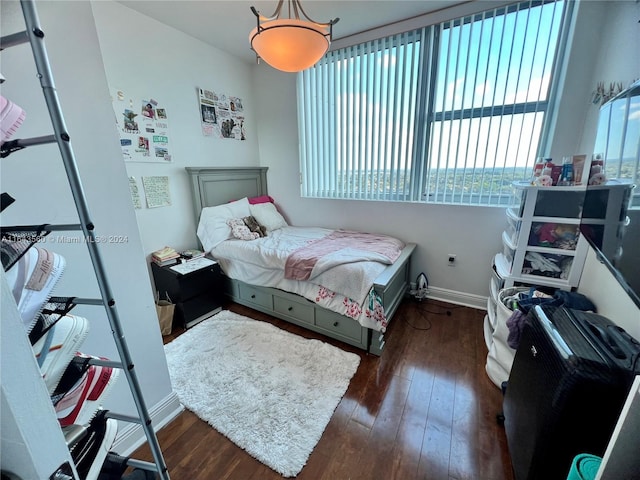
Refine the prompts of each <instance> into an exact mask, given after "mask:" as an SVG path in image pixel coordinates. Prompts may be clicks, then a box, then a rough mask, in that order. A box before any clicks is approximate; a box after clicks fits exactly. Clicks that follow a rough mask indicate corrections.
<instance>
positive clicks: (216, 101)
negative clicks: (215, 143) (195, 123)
mask: <svg viewBox="0 0 640 480" xmlns="http://www.w3.org/2000/svg"><path fill="white" fill-rule="evenodd" d="M198 100H199V104H200V121H201V123H202V134H203V135H204V136H206V137H210V136H213V137H217V138H231V139H235V140H246V139H247V136H246V131H245V125H244V106H243V105H242V99H240V98H238V97H232V96H230V95H224V94H220V93H215V92H213V91H211V90H204V89H202V88H199V89H198Z"/></svg>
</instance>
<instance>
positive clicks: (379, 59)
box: [298, 1, 571, 205]
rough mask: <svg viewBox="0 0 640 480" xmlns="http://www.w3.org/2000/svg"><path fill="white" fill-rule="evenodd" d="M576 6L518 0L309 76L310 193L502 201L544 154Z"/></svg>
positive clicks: (335, 58)
mask: <svg viewBox="0 0 640 480" xmlns="http://www.w3.org/2000/svg"><path fill="white" fill-rule="evenodd" d="M568 3H569V4H570V3H571V2H568ZM565 8H567V5H565V2H563V1H530V2H523V3H518V4H515V5H512V6H509V7H503V8H499V9H496V10H491V11H487V12H484V13H481V14H477V15H473V16H469V17H464V18H459V19H456V20H452V21H449V22H445V23H442V24H439V25H435V26H429V27H424V28H422V29H418V30H414V31H411V32H406V33H403V34H399V35H394V36H391V37H387V38H383V39H379V40H375V41H371V42H367V43H364V44H360V45H356V46H353V47H348V48H344V49H341V50H336V51H333V52H330V53H329V54H328V55H327V56H326V57H325V58H323V59H322V60H321V61H320V62H319V63H318V64H317V65H316V66H315V67H313V68H310V69H308V70H305V71H303V72H301V73H300V74H299V76H298V118H299V132H300V158H301V174H302V195H303V196H306V197H318V198H355V199H373V200H393V201H426V202H440V203H458V204H482V205H498V204H501V203H503V202H504V201H505V200H506V198H507V197H508V195H509V193H510V185H511V182H512V181H513V180H520V179H524V178H528V177H529V176H530V174H531V171H532V168H533V164H534V162H535V158H536V156H538V155H540V154H541V151H542V145H541V141H542V139H543V138H544V132H545V128H546V127H545V126H546V124H545V120H548V119H547V115H546V114H547V108H548V105H549V100H550V95H551V92H552V79H553V78H554V66H555V64H556V63H558V62H557V54H556V52H557V51H560V50H561V49H559V45H560V38H561V25H562V23H563V20H564V18H565V16H566V14H567V13H566V12H565Z"/></svg>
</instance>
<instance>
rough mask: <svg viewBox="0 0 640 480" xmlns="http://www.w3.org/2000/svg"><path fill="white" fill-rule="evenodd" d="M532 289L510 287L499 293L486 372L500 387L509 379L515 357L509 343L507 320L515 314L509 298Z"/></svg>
mask: <svg viewBox="0 0 640 480" xmlns="http://www.w3.org/2000/svg"><path fill="white" fill-rule="evenodd" d="M529 288H530V287H509V288H503V289H502V290H500V292H499V293H498V302H497V306H496V321H495V325H494V326H493V334H492V338H491V346H490V347H489V353H488V354H487V363H486V365H485V371H486V372H487V375H488V376H489V378H490V379H491V381H492V382H493V383H494V384H495V385H496V386H497V387H500V386H501V384H502V382H506V381H507V379H508V378H509V372H510V371H511V365H512V364H513V358H514V356H515V352H516V351H515V350H514V349H513V348H511V347H510V346H509V344H508V343H507V338H508V337H509V328H508V327H507V320H509V318H510V317H511V315H512V314H513V308H511V307H510V306H509V305H507V304H508V303H509V300H508V299H509V298H510V297H513V296H514V295H517V294H518V293H520V292H526V291H528V290H529Z"/></svg>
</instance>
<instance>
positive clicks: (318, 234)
mask: <svg viewBox="0 0 640 480" xmlns="http://www.w3.org/2000/svg"><path fill="white" fill-rule="evenodd" d="M267 170H268V168H267V167H206V168H204V167H203V168H198V167H187V168H186V171H187V173H188V175H189V178H190V184H191V191H192V196H193V208H194V214H195V218H196V221H197V223H198V237H199V240H200V243H201V247H202V248H203V249H204V250H205V251H207V252H208V253H209V254H210V255H211V256H213V257H214V258H215V259H216V260H218V262H219V263H220V266H221V268H222V271H223V272H224V274H225V276H226V282H225V294H226V295H227V296H228V297H229V298H230V299H231V300H233V301H234V302H236V303H239V304H241V305H245V306H248V307H251V308H253V309H255V310H258V311H261V312H264V313H268V314H270V315H272V316H274V317H277V318H280V319H282V320H286V321H288V322H291V323H294V324H296V325H299V326H302V327H304V328H307V329H309V330H313V331H316V332H319V333H322V334H324V335H327V336H329V337H331V338H335V339H337V340H340V341H343V342H345V343H348V344H350V345H353V346H356V347H359V348H362V349H364V350H366V351H368V352H370V353H372V354H374V355H380V354H381V353H382V350H383V348H384V343H385V332H386V328H387V326H388V324H389V323H390V322H391V320H392V318H393V316H394V314H395V312H396V310H397V308H398V306H399V304H400V302H401V301H402V299H403V298H404V296H405V293H406V291H407V289H408V288H409V278H410V260H411V254H412V253H413V251H414V249H415V244H405V243H404V242H401V241H398V240H397V239H394V238H393V237H387V236H384V235H381V236H378V237H377V238H375V240H376V241H375V242H369V243H371V244H372V245H375V246H372V247H368V248H365V249H364V250H360V249H350V248H346V249H344V250H342V251H341V252H342V253H340V255H337V257H336V258H334V257H332V255H334V254H331V253H327V254H326V255H325V256H323V257H321V259H320V260H318V261H317V262H316V263H313V265H311V266H310V265H309V264H308V263H305V262H307V261H308V257H304V256H303V257H302V258H304V260H300V258H296V259H293V257H294V256H293V255H290V256H289V255H287V256H286V258H285V256H284V254H283V253H282V251H280V250H279V249H280V248H281V247H282V246H283V245H284V248H285V249H288V251H292V252H293V251H295V252H299V251H300V250H303V249H302V248H300V247H301V245H303V244H304V245H314V247H315V248H316V250H322V246H323V245H328V243H324V242H325V240H326V239H327V238H329V237H331V239H332V241H333V242H334V243H335V242H336V241H338V242H351V241H352V238H351V237H352V236H354V235H355V236H357V234H358V232H349V231H342V230H330V229H324V228H320V227H317V228H316V227H313V228H306V227H305V228H301V227H296V226H291V225H288V224H286V221H284V219H281V221H282V222H284V223H283V224H282V225H277V226H275V225H274V224H273V222H276V224H277V223H278V222H279V221H280V220H278V219H273V218H272V217H271V216H270V217H268V219H267V217H265V216H264V215H263V214H262V213H261V214H260V219H261V220H264V223H265V224H267V225H268V226H269V227H270V228H271V227H272V228H273V229H270V230H269V231H268V233H267V235H266V236H265V237H263V238H257V239H255V240H252V241H241V240H239V239H238V238H233V237H232V238H231V239H228V240H224V241H220V239H219V238H218V239H217V240H215V239H212V237H211V235H209V232H214V233H213V237H215V236H216V233H215V229H213V227H210V226H211V225H213V223H210V220H209V219H210V218H213V219H214V221H216V222H218V223H219V222H220V221H221V220H220V218H219V212H220V211H224V212H227V213H225V214H224V215H226V216H227V217H229V216H233V217H235V216H238V217H242V216H243V215H244V214H245V213H246V208H247V206H246V205H245V203H246V202H248V199H252V202H251V203H252V205H250V207H251V212H252V213H253V212H266V211H269V212H271V211H272V210H274V208H273V206H272V205H271V206H270V205H268V203H269V201H270V200H272V199H270V197H268V193H267ZM254 202H257V203H259V204H260V205H257V206H256V205H255V204H254ZM263 207H264V208H263ZM267 207H269V209H270V210H268V209H267ZM203 209H204V210H203ZM228 211H233V212H238V213H233V215H231V214H229V213H228ZM270 215H271V213H270ZM224 218H226V217H224ZM203 225H204V226H203ZM207 229H208V230H207ZM255 231H256V232H259V230H255ZM243 234H246V229H245V230H244V233H243ZM252 234H253V233H252ZM225 235H226V234H225ZM225 238H226V237H225ZM345 244H346V245H350V244H349V243H345ZM265 252H275V253H273V254H272V255H271V256H268V255H265ZM305 253H306V250H305ZM325 253H326V252H325ZM351 255H353V257H350V256H351ZM340 256H347V262H349V263H350V266H349V267H347V266H342V265H337V264H336V263H334V262H336V261H337V260H338V257H340ZM258 257H262V258H261V259H260V262H258ZM240 260H242V261H240ZM365 260H368V261H365ZM264 261H266V262H267V264H268V265H267V266H268V267H269V268H267V267H266V266H263V265H262V263H261V262H264ZM276 264H277V265H276ZM280 266H281V267H282V270H283V271H282V273H279V272H278V271H277V270H278V269H279V268H280ZM354 266H355V270H351V269H352V268H354ZM271 267H273V268H271ZM346 268H349V269H350V270H342V269H346ZM284 270H286V272H287V278H284ZM311 271H313V274H311V273H310V272H311ZM317 272H320V273H319V274H318V273H317ZM345 272H348V273H345ZM309 276H314V278H312V279H308V280H305V278H306V277H309ZM347 276H348V278H349V279H350V280H351V279H353V278H358V279H361V280H359V281H356V282H353V281H350V282H345V281H344V278H347ZM341 278H342V282H340V279H341ZM347 283H349V287H350V290H347V291H346V292H343V291H342V289H341V288H336V289H335V290H333V289H329V288H325V284H326V285H330V286H332V287H333V285H335V284H340V286H344V285H345V284H347ZM336 292H339V293H336Z"/></svg>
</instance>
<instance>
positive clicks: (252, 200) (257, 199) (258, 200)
mask: <svg viewBox="0 0 640 480" xmlns="http://www.w3.org/2000/svg"><path fill="white" fill-rule="evenodd" d="M258 203H276V202H274V201H273V198H271V197H270V196H269V195H261V196H259V197H252V198H250V199H249V205H256V204H258Z"/></svg>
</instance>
